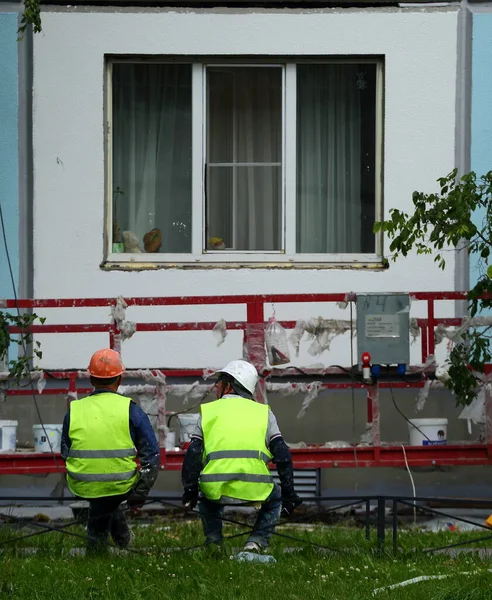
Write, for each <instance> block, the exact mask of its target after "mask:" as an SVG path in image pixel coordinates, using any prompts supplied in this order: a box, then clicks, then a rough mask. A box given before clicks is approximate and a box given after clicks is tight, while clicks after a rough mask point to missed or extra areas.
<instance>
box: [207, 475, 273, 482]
mask: <svg viewBox="0 0 492 600" xmlns="http://www.w3.org/2000/svg"><path fill="white" fill-rule="evenodd" d="M200 481H202V482H203V483H207V482H210V481H254V482H255V483H273V477H272V476H271V475H246V474H245V473H219V474H217V475H202V476H201V479H200Z"/></svg>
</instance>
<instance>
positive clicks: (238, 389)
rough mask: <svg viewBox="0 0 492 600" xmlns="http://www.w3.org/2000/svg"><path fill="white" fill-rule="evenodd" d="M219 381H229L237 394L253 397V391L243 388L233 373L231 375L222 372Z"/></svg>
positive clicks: (242, 396) (243, 396)
mask: <svg viewBox="0 0 492 600" xmlns="http://www.w3.org/2000/svg"><path fill="white" fill-rule="evenodd" d="M219 381H223V382H224V383H228V384H229V385H230V386H231V387H232V389H233V390H234V391H235V392H236V394H237V395H238V396H241V398H250V399H251V398H252V395H251V392H248V390H247V389H246V388H243V386H242V385H241V384H240V383H239V382H238V381H237V380H236V379H234V377H233V376H232V375H229V373H221V374H220V375H219Z"/></svg>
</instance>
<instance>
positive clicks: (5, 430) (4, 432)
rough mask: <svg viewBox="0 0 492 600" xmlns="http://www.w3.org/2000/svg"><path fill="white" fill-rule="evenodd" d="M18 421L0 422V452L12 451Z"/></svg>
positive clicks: (15, 439)
mask: <svg viewBox="0 0 492 600" xmlns="http://www.w3.org/2000/svg"><path fill="white" fill-rule="evenodd" d="M18 424H19V422H18V421H0V450H14V451H15V442H16V441H17V425H18Z"/></svg>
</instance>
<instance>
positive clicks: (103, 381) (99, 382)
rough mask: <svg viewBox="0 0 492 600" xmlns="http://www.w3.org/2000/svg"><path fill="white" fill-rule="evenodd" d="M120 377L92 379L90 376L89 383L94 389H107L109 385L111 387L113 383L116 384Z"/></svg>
mask: <svg viewBox="0 0 492 600" xmlns="http://www.w3.org/2000/svg"><path fill="white" fill-rule="evenodd" d="M119 377H121V376H120V375H116V377H104V378H101V377H93V376H92V375H91V383H92V386H93V387H95V388H102V387H108V386H110V385H113V383H116V382H117V381H118V378H119Z"/></svg>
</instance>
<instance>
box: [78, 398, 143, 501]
mask: <svg viewBox="0 0 492 600" xmlns="http://www.w3.org/2000/svg"><path fill="white" fill-rule="evenodd" d="M130 402H131V398H126V397H124V396H120V395H119V394H113V393H111V392H104V393H102V394H95V395H93V396H88V397H87V398H83V399H82V400H75V401H73V402H72V403H71V404H70V431H69V436H70V441H71V446H70V450H69V453H68V458H67V461H66V466H67V483H68V487H69V488H70V490H71V491H72V493H73V494H75V495H76V496H80V497H82V498H101V497H103V496H116V495H119V494H125V493H126V492H128V491H129V490H130V489H131V488H132V487H133V486H134V485H135V482H136V480H137V463H136V461H135V459H136V456H137V451H136V450H135V447H134V445H133V440H132V438H131V435H130V418H129V417H130Z"/></svg>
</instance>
